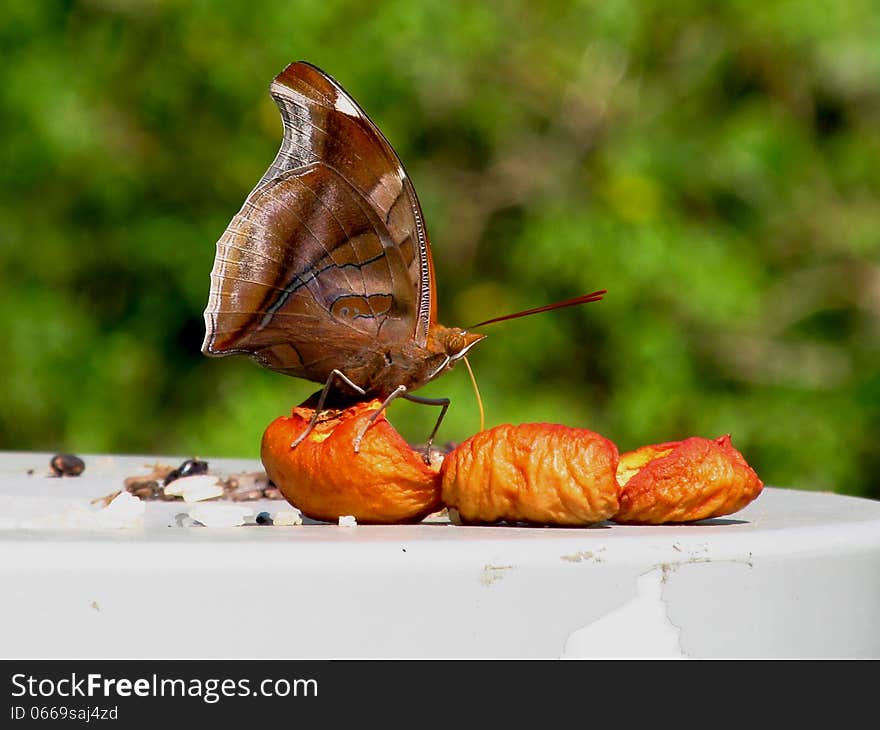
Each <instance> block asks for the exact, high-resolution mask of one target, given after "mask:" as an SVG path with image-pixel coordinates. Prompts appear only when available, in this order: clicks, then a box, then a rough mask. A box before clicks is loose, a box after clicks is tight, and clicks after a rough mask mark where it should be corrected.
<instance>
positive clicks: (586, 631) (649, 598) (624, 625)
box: [562, 568, 683, 659]
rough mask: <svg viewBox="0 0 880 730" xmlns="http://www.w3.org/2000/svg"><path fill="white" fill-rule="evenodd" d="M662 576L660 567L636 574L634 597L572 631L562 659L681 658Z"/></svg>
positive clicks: (676, 632)
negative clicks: (665, 597)
mask: <svg viewBox="0 0 880 730" xmlns="http://www.w3.org/2000/svg"><path fill="white" fill-rule="evenodd" d="M665 577H666V571H665V570H664V569H663V568H657V569H655V570H652V571H650V572H648V573H645V574H644V575H641V576H639V579H638V580H637V581H636V595H635V598H633V599H632V600H631V601H629V602H627V603H625V604H624V605H623V606H621V607H620V608H616V609H614V610H613V611H611V612H610V613H606V614H605V615H604V616H602V617H601V618H599V619H597V620H595V621H592V622H591V623H589V624H587V625H586V626H583V627H582V628H580V629H578V630H577V631H574V632H572V634H571V635H570V636H569V637H568V640H567V641H566V642H565V647H564V649H563V652H562V658H563V659H576V658H584V659H586V658H589V659H611V658H620V659H630V658H632V659H635V658H643V659H681V658H682V657H683V653H682V651H681V646H680V644H679V634H680V633H681V632H680V629H679V628H678V627H677V626H674V625H673V624H672V622H671V621H670V620H669V616H668V614H667V607H666V602H665V601H664V600H663V583H664V581H665Z"/></svg>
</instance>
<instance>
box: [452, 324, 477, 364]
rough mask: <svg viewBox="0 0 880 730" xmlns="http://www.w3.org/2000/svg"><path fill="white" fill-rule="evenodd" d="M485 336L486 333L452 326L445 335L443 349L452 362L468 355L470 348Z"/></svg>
mask: <svg viewBox="0 0 880 730" xmlns="http://www.w3.org/2000/svg"><path fill="white" fill-rule="evenodd" d="M485 337H486V335H481V334H478V333H476V332H468V331H467V330H463V329H459V328H458V327H450V328H448V329H447V330H446V332H445V333H444V335H443V350H444V352H445V353H446V355H447V356H448V357H449V361H450V363H454V362H455V361H456V360H459V359H461V358H462V357H464V356H465V355H467V354H468V352H469V351H470V349H471V348H472V347H473V346H474V345H476V344H477V343H478V342H479V341H480V340H482V339H485Z"/></svg>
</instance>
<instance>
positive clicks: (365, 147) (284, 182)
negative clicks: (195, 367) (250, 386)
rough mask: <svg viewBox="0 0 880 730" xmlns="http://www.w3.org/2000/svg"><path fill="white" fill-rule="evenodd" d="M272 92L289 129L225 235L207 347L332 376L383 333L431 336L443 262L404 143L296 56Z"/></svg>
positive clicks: (395, 337)
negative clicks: (438, 260)
mask: <svg viewBox="0 0 880 730" xmlns="http://www.w3.org/2000/svg"><path fill="white" fill-rule="evenodd" d="M271 93H272V96H273V97H274V99H275V101H276V103H277V104H278V107H279V109H280V111H281V116H282V121H283V125H284V139H283V142H282V145H281V149H280V150H279V152H278V154H277V156H276V158H275V160H274V161H273V163H272V165H271V167H270V168H269V170H268V171H267V172H266V174H265V175H264V176H263V178H262V180H261V181H260V183H259V184H258V185H257V187H256V188H254V190H253V192H251V194H250V195H249V196H248V198H247V200H246V201H245V204H244V206H243V207H242V209H241V211H240V212H239V213H238V214H237V215H236V216H235V218H234V219H233V220H232V222H231V223H230V224H229V227H228V228H227V230H226V232H225V233H224V234H223V236H222V237H221V239H220V240H219V241H218V243H217V255H216V258H215V261H214V269H213V271H212V275H211V281H212V288H211V297H210V300H209V302H208V307H207V309H206V310H205V323H206V337H205V345H204V348H203V349H204V350H205V351H206V352H209V353H210V354H229V353H233V352H244V353H247V354H251V355H253V356H254V357H256V358H257V359H259V360H260V361H261V362H262V363H263V364H265V365H267V366H268V367H271V368H273V369H276V370H281V371H284V372H287V373H289V374H291V375H296V376H299V377H305V378H309V379H312V380H322V379H324V377H326V373H329V371H330V370H332V369H333V368H334V367H335V368H339V369H344V367H345V364H346V359H347V358H357V356H358V353H360V352H361V351H363V350H365V349H370V348H373V349H375V347H376V345H378V344H380V343H388V342H403V341H407V340H412V341H413V342H414V343H415V344H417V345H423V344H424V342H425V340H426V339H427V331H428V327H429V326H430V323H431V322H432V321H434V315H433V306H434V304H433V302H434V293H433V270H432V267H433V264H432V262H431V254H430V247H429V244H428V239H427V235H426V233H425V231H424V225H423V223H422V216H421V210H420V208H419V204H418V200H417V199H416V196H415V192H414V190H413V188H412V184H411V183H410V181H409V179H408V177H407V176H406V173H405V172H404V170H403V166H402V165H401V163H400V160H399V159H398V158H397V155H396V154H395V153H394V150H393V149H392V148H391V146H390V145H389V144H388V142H387V141H386V140H385V138H384V137H383V136H382V134H381V132H379V130H378V129H377V128H376V127H375V125H374V124H373V123H372V122H371V121H370V120H369V119H368V118H367V116H366V114H364V112H363V111H362V110H361V109H360V107H358V106H357V104H356V103H355V102H354V101H353V100H352V99H351V98H350V97H349V96H348V95H347V94H346V93H345V92H344V91H343V90H342V88H341V87H340V86H339V85H338V84H336V82H334V81H333V80H332V79H330V77H328V76H327V75H326V74H324V73H323V72H321V71H319V70H318V69H316V68H314V67H313V66H310V65H309V64H305V63H295V64H291V65H290V66H288V67H287V68H286V69H285V70H284V71H283V72H282V73H281V74H280V75H279V76H278V77H276V79H275V80H274V81H273V83H272V86H271Z"/></svg>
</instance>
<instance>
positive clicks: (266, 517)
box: [256, 512, 272, 525]
mask: <svg viewBox="0 0 880 730" xmlns="http://www.w3.org/2000/svg"><path fill="white" fill-rule="evenodd" d="M256 522H257V524H258V525H271V524H272V515H270V514H269V513H268V512H260V514H258V515H257V520H256Z"/></svg>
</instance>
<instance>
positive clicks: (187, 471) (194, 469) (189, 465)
mask: <svg viewBox="0 0 880 730" xmlns="http://www.w3.org/2000/svg"><path fill="white" fill-rule="evenodd" d="M207 473H208V462H207V461H199V460H198V459H187V460H186V461H184V462H183V463H182V464H181V465H180V466H179V467H177V468H176V469H174V470H173V471H172V472H171V473H170V474H169V475H168V476H167V477H165V481H164V482H162V484H163V485H164V486H166V487H167V486H168V485H169V484H171V482H173V481H174V480H175V479H180V478H181V477H194V476H196V475H198V474H207Z"/></svg>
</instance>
